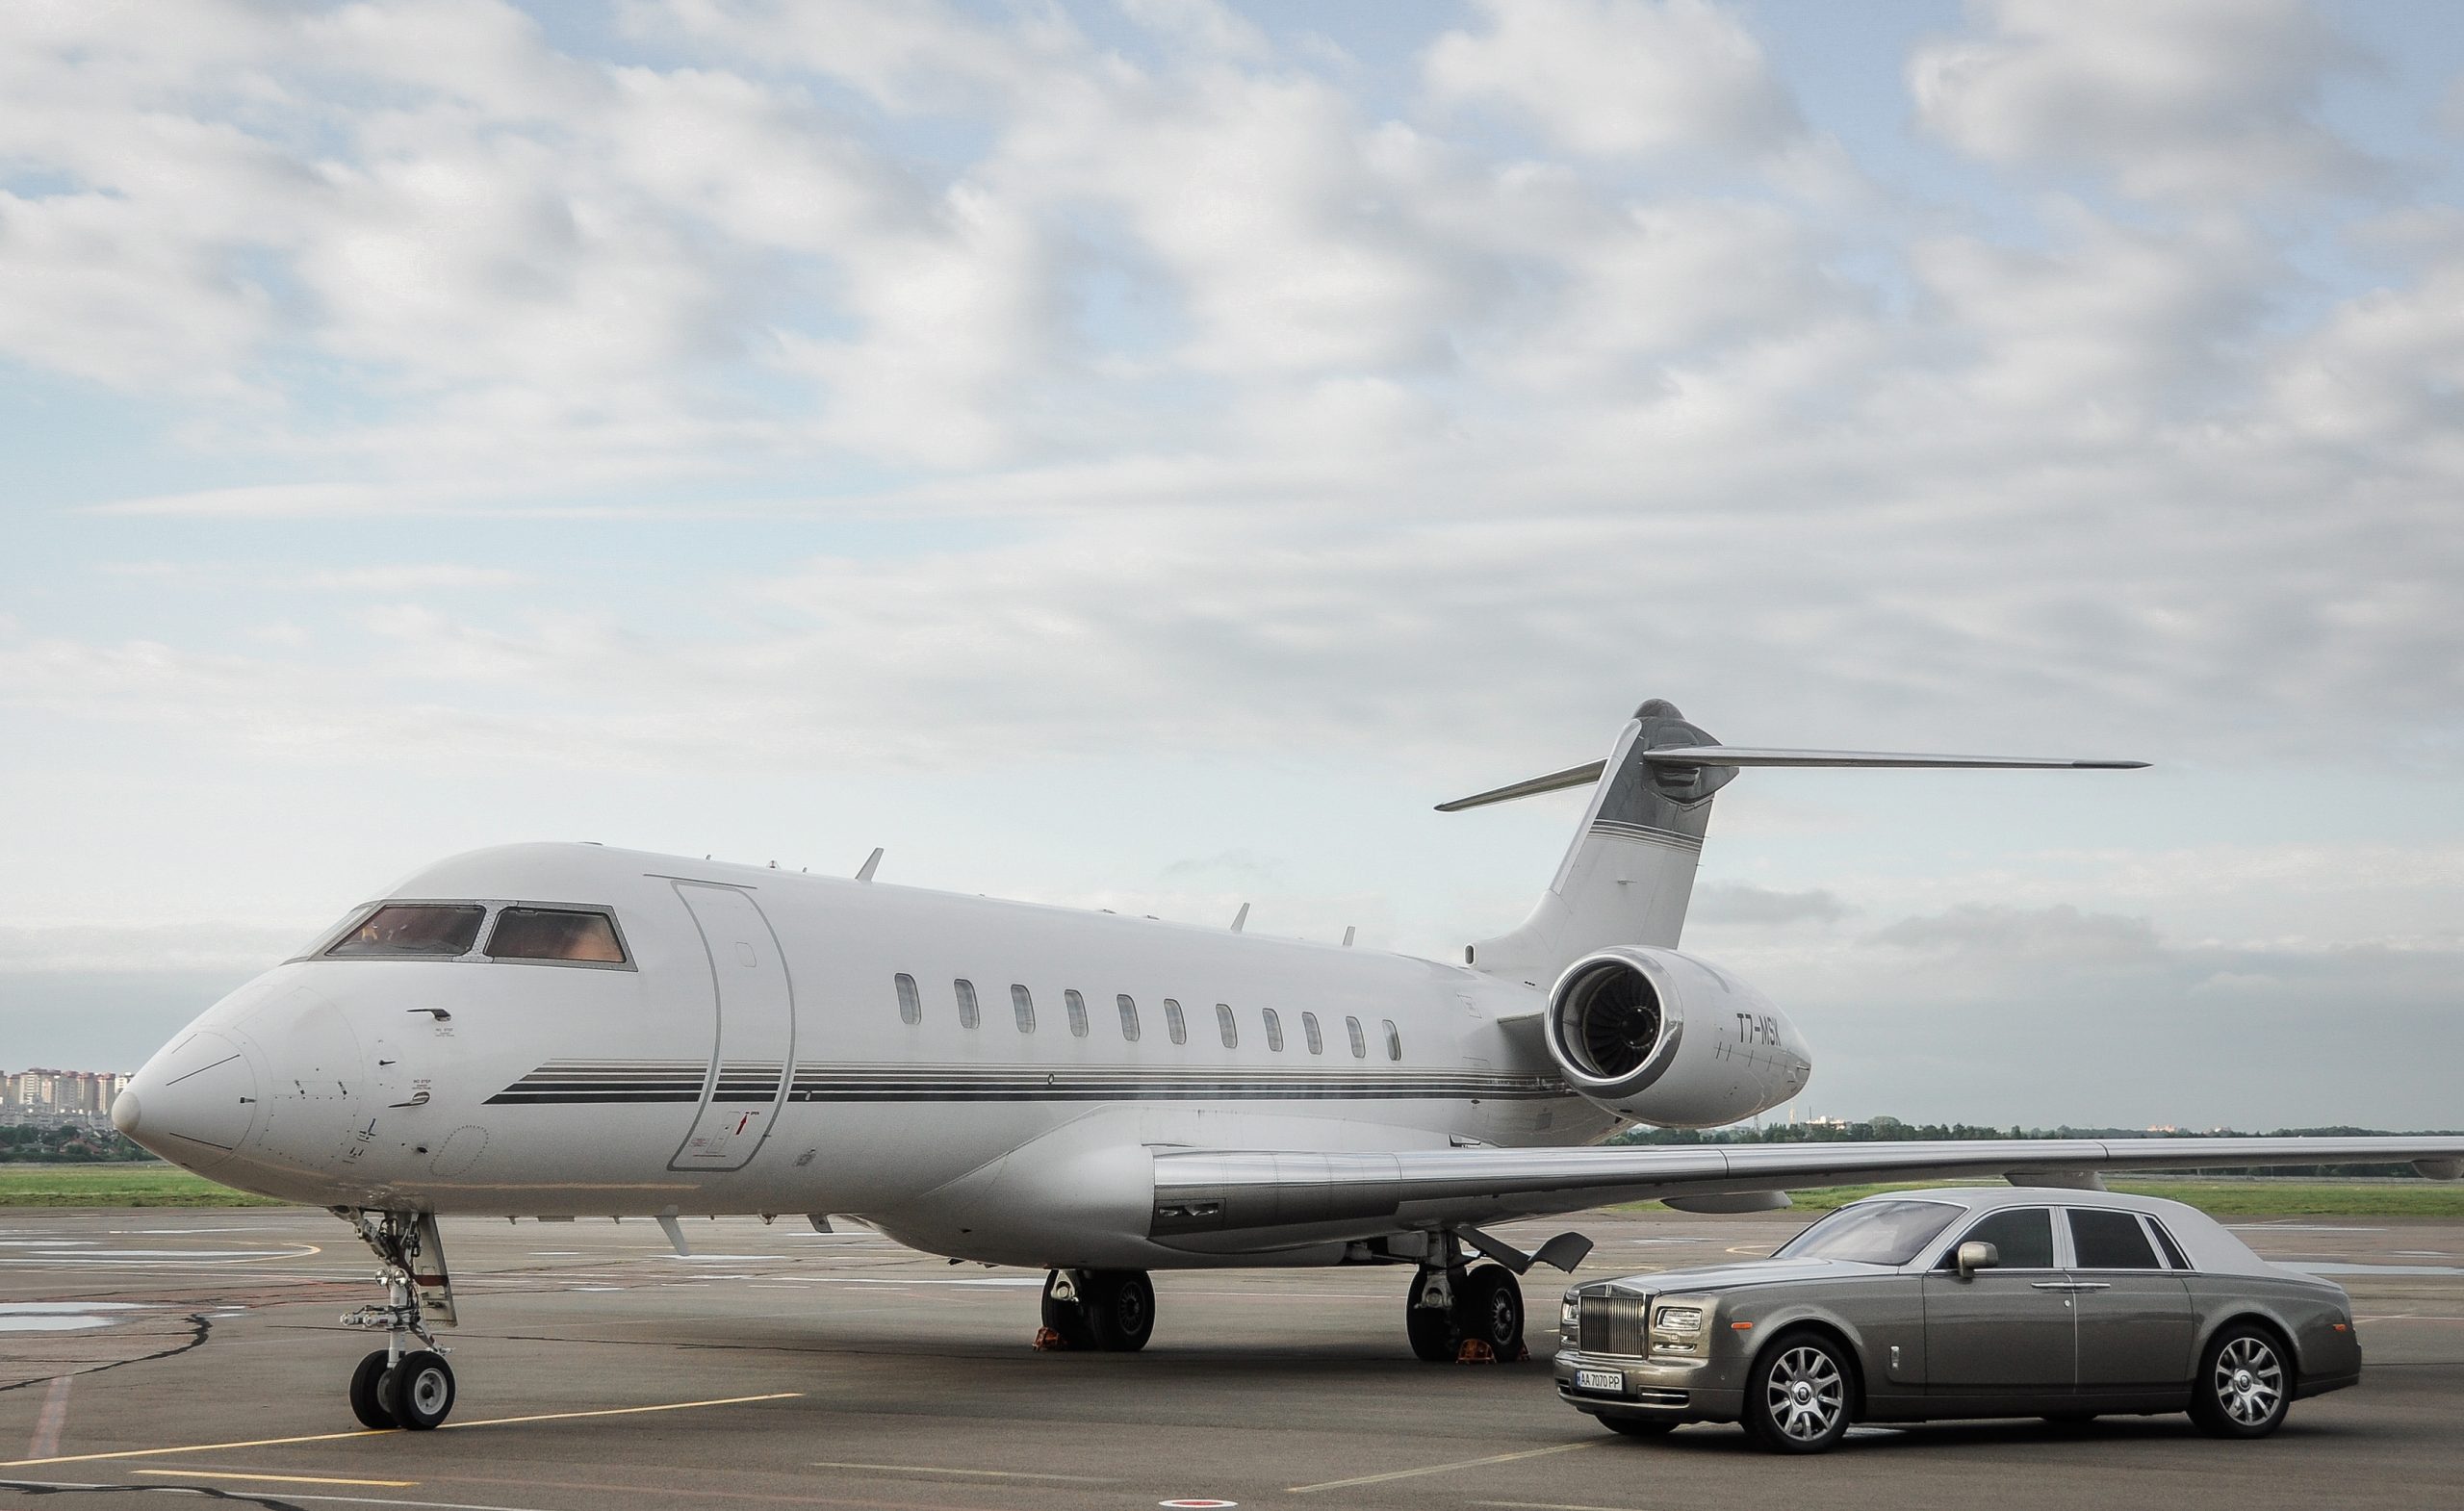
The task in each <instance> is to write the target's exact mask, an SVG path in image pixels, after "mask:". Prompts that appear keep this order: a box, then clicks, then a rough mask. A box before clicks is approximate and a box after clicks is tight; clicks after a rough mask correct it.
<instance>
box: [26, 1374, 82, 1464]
mask: <svg viewBox="0 0 2464 1511" xmlns="http://www.w3.org/2000/svg"><path fill="white" fill-rule="evenodd" d="M74 1378H76V1376H74V1375H68V1374H63V1375H59V1376H57V1377H55V1378H54V1379H53V1380H52V1382H51V1389H50V1390H48V1391H46V1392H44V1393H43V1397H42V1415H41V1416H40V1417H39V1418H37V1419H36V1420H35V1436H34V1441H33V1442H32V1443H30V1444H28V1445H27V1446H26V1457H28V1458H49V1457H51V1456H52V1455H53V1454H55V1453H57V1452H59V1451H60V1434H61V1433H62V1432H63V1431H64V1430H65V1429H66V1427H67V1426H68V1382H69V1381H70V1380H72V1379H74Z"/></svg>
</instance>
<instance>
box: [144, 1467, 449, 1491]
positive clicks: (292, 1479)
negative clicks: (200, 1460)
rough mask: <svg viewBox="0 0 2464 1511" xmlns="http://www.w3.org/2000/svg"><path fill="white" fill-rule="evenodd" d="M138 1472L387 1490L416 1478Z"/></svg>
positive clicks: (402, 1487)
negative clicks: (367, 1486)
mask: <svg viewBox="0 0 2464 1511" xmlns="http://www.w3.org/2000/svg"><path fill="white" fill-rule="evenodd" d="M136 1473H140V1474H161V1475H165V1476H167V1477H169V1478H173V1479H245V1480H249V1481H252V1482H253V1481H262V1482H264V1483H266V1484H273V1485H376V1486H380V1487H382V1488H384V1489H387V1490H409V1489H411V1488H412V1487H413V1486H415V1485H417V1484H418V1483H419V1481H418V1480H416V1479H326V1478H323V1477H321V1476H320V1475H315V1474H235V1473H223V1472H220V1471H217V1470H210V1469H141V1470H138V1471H136Z"/></svg>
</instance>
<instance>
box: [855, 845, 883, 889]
mask: <svg viewBox="0 0 2464 1511" xmlns="http://www.w3.org/2000/svg"><path fill="white" fill-rule="evenodd" d="M881 863H882V847H881V846H879V845H875V846H874V847H873V853H872V854H871V855H868V856H866V857H865V858H864V863H863V864H862V865H860V866H858V867H857V868H856V880H857V881H859V882H869V881H871V880H872V879H873V867H875V866H877V865H879V864H881Z"/></svg>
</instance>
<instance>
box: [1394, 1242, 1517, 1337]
mask: <svg viewBox="0 0 2464 1511" xmlns="http://www.w3.org/2000/svg"><path fill="white" fill-rule="evenodd" d="M1403 1332H1404V1335H1405V1336H1406V1337H1408V1338H1409V1339H1410V1340H1411V1344H1412V1356H1413V1357H1414V1358H1416V1359H1420V1360H1422V1361H1424V1362H1425V1363H1428V1364H1454V1363H1461V1364H1490V1363H1496V1364H1512V1363H1514V1362H1515V1361H1517V1360H1520V1359H1528V1358H1530V1357H1531V1351H1530V1349H1528V1348H1527V1347H1526V1346H1525V1345H1524V1342H1523V1286H1522V1283H1521V1282H1519V1281H1517V1280H1516V1279H1515V1278H1514V1271H1513V1270H1511V1269H1508V1268H1506V1267H1505V1266H1503V1265H1476V1266H1473V1267H1471V1268H1465V1266H1464V1259H1463V1250H1462V1247H1461V1245H1460V1244H1459V1243H1458V1242H1457V1241H1456V1239H1455V1236H1454V1235H1453V1234H1452V1233H1446V1234H1442V1235H1440V1236H1439V1237H1438V1241H1437V1243H1436V1246H1435V1250H1434V1252H1432V1253H1431V1254H1430V1255H1429V1256H1428V1258H1427V1259H1426V1260H1424V1262H1423V1263H1422V1265H1421V1269H1420V1273H1419V1274H1417V1275H1415V1276H1413V1277H1412V1289H1411V1293H1410V1294H1409V1295H1408V1297H1407V1298H1406V1300H1405V1304H1404V1310H1403Z"/></svg>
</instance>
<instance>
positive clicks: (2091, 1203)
mask: <svg viewBox="0 0 2464 1511" xmlns="http://www.w3.org/2000/svg"><path fill="white" fill-rule="evenodd" d="M1877 1201H1942V1202H1949V1203H1952V1204H1953V1205H1955V1206H1961V1207H1965V1208H1967V1209H1968V1210H1969V1211H1971V1212H1988V1211H1991V1210H1992V1209H1994V1208H1997V1207H2103V1208H2106V1209H2108V1210H2113V1209H2118V1210H2120V1211H2123V1212H2145V1213H2151V1214H2154V1215H2156V1216H2165V1217H2173V1216H2180V1215H2182V1214H2184V1213H2195V1212H2196V1211H2197V1209H2196V1208H2194V1207H2190V1206H2187V1205H2185V1204H2183V1203H2181V1202H2178V1201H2172V1200H2169V1199H2168V1198H2166V1197H2163V1196H2133V1195H2129V1194H2126V1193H2124V1192H2122V1191H2080V1190H2077V1189H2075V1188H2072V1187H2068V1186H1935V1187H1928V1188H1926V1189H1925V1190H1923V1191H1879V1192H1877V1193H1875V1194H1874V1195H1871V1196H1861V1197H1859V1198H1858V1199H1857V1200H1855V1201H1852V1202H1848V1203H1846V1205H1848V1206H1851V1207H1861V1206H1863V1205H1864V1204H1865V1203H1867V1202H1877Z"/></svg>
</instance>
